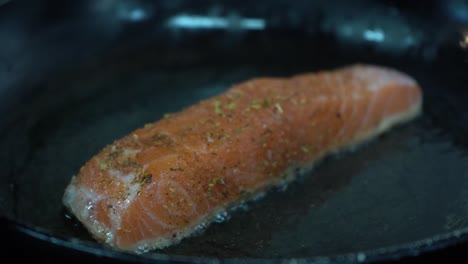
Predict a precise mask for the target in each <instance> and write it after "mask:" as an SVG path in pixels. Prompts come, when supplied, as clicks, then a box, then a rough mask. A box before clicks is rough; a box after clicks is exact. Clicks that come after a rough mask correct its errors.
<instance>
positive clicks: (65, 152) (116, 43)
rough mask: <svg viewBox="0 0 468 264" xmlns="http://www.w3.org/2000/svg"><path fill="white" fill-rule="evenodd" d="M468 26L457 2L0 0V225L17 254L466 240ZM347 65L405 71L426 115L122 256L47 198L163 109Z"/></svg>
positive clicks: (303, 256)
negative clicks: (173, 238) (200, 225)
mask: <svg viewBox="0 0 468 264" xmlns="http://www.w3.org/2000/svg"><path fill="white" fill-rule="evenodd" d="M463 12H465V13H463ZM467 20H468V5H466V2H463V1H443V2H442V1H441V2H438V1H429V2H426V3H425V4H424V6H423V7H421V6H419V5H417V4H415V3H413V4H411V5H410V4H405V3H404V1H369V2H367V1H356V2H353V3H349V2H348V1H331V2H330V1H315V2H310V1H255V2H254V3H247V2H236V1H225V2H223V3H218V2H212V1H158V2H154V1H124V0H118V1H105V0H100V1H75V2H73V3H71V2H70V3H66V1H36V2H35V3H31V4H28V5H25V4H24V3H22V2H20V1H17V2H15V1H13V2H10V3H6V4H4V5H3V6H1V7H0V43H1V48H0V101H1V103H0V118H1V119H0V120H1V122H0V149H1V152H0V167H1V168H2V174H1V177H0V212H1V216H2V228H3V229H4V231H5V232H6V234H8V235H9V240H11V241H12V243H13V244H12V245H13V246H12V247H18V248H22V249H23V251H24V252H44V251H46V252H49V253H48V255H47V258H49V259H54V256H55V257H57V258H58V257H61V258H69V259H76V258H82V259H83V260H86V261H93V260H94V261H99V262H103V261H122V262H135V261H144V262H146V261H148V262H153V261H154V262H157V261H160V262H162V263H164V262H197V261H206V262H213V263H218V262H228V263H233V262H246V263H253V262H264V263H275V262H290V263H297V262H300V263H303V262H304V263H306V262H307V263H308V262H310V263H314V262H316V263H328V262H377V261H379V262H381V261H392V260H399V259H400V258H402V257H407V256H419V255H421V254H423V256H424V254H428V253H427V252H432V251H434V250H440V249H444V248H447V247H449V246H453V245H464V243H466V242H464V241H466V239H467V238H468V156H467V153H468V152H467V151H468V140H467V137H466V135H467V134H468V115H467V114H466V113H467V110H468V105H467V104H466V102H467V98H468V90H467V87H466V85H467V83H468V64H467V56H468V55H467V50H466V49H467V46H468V31H466V29H467V28H468V27H467V26H464V25H466V24H465V23H466V22H467ZM356 62H361V63H375V64H381V65H386V66H389V67H395V68H397V69H399V70H401V71H405V72H407V73H409V74H410V75H412V76H414V77H415V78H416V79H417V80H418V82H420V84H421V86H422V88H423V90H424V95H425V97H424V114H423V115H422V116H421V117H420V118H418V119H417V120H415V121H414V122H412V123H409V124H407V125H403V126H400V127H398V128H397V129H395V130H393V131H391V132H389V133H387V134H385V135H383V136H381V137H379V138H378V139H376V140H374V141H372V142H370V143H369V144H367V145H365V146H363V147H361V148H359V149H357V150H355V151H353V152H348V153H344V154H342V155H340V156H333V157H329V158H327V159H326V160H324V161H323V162H322V163H321V165H320V166H319V167H318V168H317V169H316V170H314V171H313V172H312V173H310V174H309V175H306V176H305V177H303V178H301V179H299V180H298V181H297V182H295V183H292V184H291V185H289V186H288V188H287V189H285V190H274V191H272V192H271V193H269V194H268V195H267V196H266V197H265V198H263V199H262V200H260V201H257V202H255V203H251V204H248V205H247V206H246V207H245V208H244V209H242V210H239V211H237V212H236V213H234V214H232V215H231V217H230V219H229V220H227V221H224V222H222V223H216V224H213V225H212V226H211V227H209V228H208V229H207V230H206V231H205V232H204V233H203V234H201V235H198V236H195V237H193V238H190V239H186V240H184V241H183V242H182V243H180V244H179V245H176V246H174V247H170V248H167V249H165V250H158V251H154V252H150V253H148V254H144V255H141V256H136V255H131V254H125V253H120V252H117V251H114V250H111V249H108V248H105V247H103V246H101V245H99V244H98V243H96V242H95V241H94V240H93V239H92V238H91V237H90V236H89V235H88V234H87V233H86V231H85V230H84V229H83V228H82V227H81V226H80V224H79V223H77V222H76V220H74V219H73V218H70V216H69V215H68V214H67V212H66V211H64V209H63V207H62V205H61V198H62V195H63V191H64V188H65V186H66V184H67V183H68V182H69V181H70V178H71V177H72V175H74V174H75V173H76V172H77V170H78V169H79V167H80V166H81V165H82V164H83V163H84V162H85V161H86V160H87V159H89V158H90V157H91V156H92V155H94V154H95V153H96V152H97V151H98V150H100V149H101V148H102V147H103V146H105V145H106V144H108V143H110V142H112V141H113V140H115V139H117V138H119V137H121V136H123V135H125V134H127V133H128V132H130V131H131V130H133V129H135V128H137V127H140V126H141V125H142V124H145V123H147V122H150V121H154V120H157V119H159V118H161V117H162V116H163V114H164V113H166V112H173V111H177V110H180V109H181V108H183V107H185V106H188V105H190V104H192V103H195V102H196V101H198V100H200V99H203V98H207V97H209V96H212V95H215V94H217V93H219V92H222V91H223V90H225V89H227V88H228V87H229V86H230V85H231V84H233V83H236V82H239V81H243V80H245V79H248V78H251V77H257V76H290V75H292V74H297V73H302V72H309V71H316V70H323V69H331V68H334V67H339V66H343V65H346V64H351V63H356ZM54 254H55V255H54Z"/></svg>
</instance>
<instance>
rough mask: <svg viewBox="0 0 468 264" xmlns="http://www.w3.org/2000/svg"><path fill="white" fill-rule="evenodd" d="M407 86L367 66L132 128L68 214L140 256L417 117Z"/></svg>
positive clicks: (399, 76)
mask: <svg viewBox="0 0 468 264" xmlns="http://www.w3.org/2000/svg"><path fill="white" fill-rule="evenodd" d="M421 105H422V91H421V89H420V87H419V86H418V84H417V83H416V81H415V80H413V79H412V78H411V77H409V76H407V75H405V74H403V73H401V72H398V71H396V70H393V69H389V68H384V67H379V66H372V65H351V66H348V67H344V68H340V69H336V70H332V71H322V72H317V73H308V74H302V75H298V76H293V77H291V78H257V79H252V80H248V81H246V82H243V83H240V84H237V85H234V86H233V87H231V88H230V89H228V90H227V91H226V92H224V93H222V94H219V95H217V96H214V97H212V98H209V99H206V100H203V101H200V102H198V103H197V104H195V105H193V106H190V107H188V108H186V109H183V110H181V111H180V112H177V113H172V114H170V115H166V116H165V117H164V118H161V119H160V120H159V121H156V122H154V123H151V124H147V125H145V126H144V127H142V128H140V129H137V130H135V131H133V132H131V133H129V134H128V135H127V136H125V137H123V138H121V139H119V140H117V141H115V142H114V143H112V144H110V145H108V146H107V147H105V148H104V149H103V150H102V151H100V152H99V153H97V155H95V156H94V157H92V158H91V159H90V160H89V161H88V162H87V163H86V164H85V165H84V166H83V167H82V168H81V170H80V171H79V174H78V175H77V176H75V177H73V179H72V180H71V183H70V184H69V185H68V186H67V188H66V190H65V195H64V198H63V202H64V205H65V206H66V207H67V208H68V209H69V210H70V211H71V212H72V213H73V214H74V215H75V216H76V218H77V219H78V220H79V221H81V223H83V225H84V226H85V227H86V228H87V230H88V231H89V232H90V233H91V234H92V236H93V237H94V238H96V239H97V240H98V241H100V242H102V243H105V244H107V245H110V246H111V247H114V248H117V249H121V250H125V251H132V252H136V253H143V252H146V251H148V250H152V249H159V248H163V247H167V246H170V245H173V244H175V243H178V242H179V241H180V240H181V239H183V238H185V237H187V236H189V235H191V234H193V233H194V232H195V231H196V230H197V228H198V227H199V226H201V225H204V226H206V225H208V224H209V223H210V222H211V221H213V220H214V218H215V216H216V215H217V214H218V213H220V212H223V211H224V210H226V209H227V208H229V207H231V206H233V205H236V204H238V203H239V202H241V201H243V200H245V199H248V198H251V197H253V196H255V195H257V194H260V193H263V192H265V191H266V190H268V189H269V188H271V187H273V186H279V185H282V184H285V183H286V182H288V181H290V180H292V179H293V178H294V177H295V173H294V171H295V170H296V169H297V168H301V169H306V170H307V169H310V168H311V167H312V166H313V165H314V163H315V162H316V161H317V160H319V159H321V158H323V157H324V156H325V155H328V154H330V153H334V152H337V151H340V150H343V149H346V148H348V147H350V146H354V145H356V144H359V143H361V142H363V141H365V140H368V139H370V138H373V137H375V136H377V135H379V134H380V133H382V132H384V131H387V130H388V129H389V128H391V127H393V126H394V125H397V124H400V123H403V122H407V121H409V120H411V119H413V118H415V117H416V116H417V115H418V114H419V113H420V112H421Z"/></svg>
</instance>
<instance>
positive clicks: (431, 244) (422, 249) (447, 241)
mask: <svg viewBox="0 0 468 264" xmlns="http://www.w3.org/2000/svg"><path fill="white" fill-rule="evenodd" d="M3 219H4V220H6V222H7V225H9V226H11V227H12V228H13V229H14V230H15V231H16V232H21V233H23V234H25V235H27V236H28V237H30V238H33V239H37V240H40V241H44V242H48V243H51V244H54V245H56V246H58V247H65V248H68V249H70V250H77V251H80V252H83V253H88V254H91V255H94V256H97V257H108V258H111V259H116V260H124V261H139V262H141V261H144V262H147V261H167V262H168V263H169V262H173V261H176V262H179V263H220V262H222V263H238V262H239V261H242V263H259V262H262V263H284V262H285V261H288V262H291V263H342V262H346V263H371V262H379V261H395V260H399V259H402V258H405V257H417V256H419V255H421V254H424V253H429V252H431V251H434V250H438V249H444V248H447V247H449V246H453V245H456V244H459V243H462V242H466V241H468V227H465V228H460V229H455V230H452V231H450V232H446V233H441V234H437V235H435V236H433V237H429V238H423V239H418V240H413V241H409V242H405V243H402V244H396V245H391V246H386V247H380V248H374V249H368V250H362V251H352V252H348V253H343V254H336V255H317V256H311V257H297V258H296V257H284V258H263V259H259V258H254V257H233V258H216V257H199V256H183V255H168V254H163V253H156V252H149V253H148V254H142V255H137V254H133V253H130V252H124V251H119V250H115V249H112V248H109V247H105V246H103V245H100V244H98V243H97V242H92V241H86V240H82V239H80V238H67V237H65V236H62V235H58V234H52V233H50V232H48V231H47V229H45V228H42V227H38V226H33V225H31V224H28V223H22V222H20V221H18V220H15V219H12V218H10V217H8V216H0V220H3ZM96 245H98V246H96Z"/></svg>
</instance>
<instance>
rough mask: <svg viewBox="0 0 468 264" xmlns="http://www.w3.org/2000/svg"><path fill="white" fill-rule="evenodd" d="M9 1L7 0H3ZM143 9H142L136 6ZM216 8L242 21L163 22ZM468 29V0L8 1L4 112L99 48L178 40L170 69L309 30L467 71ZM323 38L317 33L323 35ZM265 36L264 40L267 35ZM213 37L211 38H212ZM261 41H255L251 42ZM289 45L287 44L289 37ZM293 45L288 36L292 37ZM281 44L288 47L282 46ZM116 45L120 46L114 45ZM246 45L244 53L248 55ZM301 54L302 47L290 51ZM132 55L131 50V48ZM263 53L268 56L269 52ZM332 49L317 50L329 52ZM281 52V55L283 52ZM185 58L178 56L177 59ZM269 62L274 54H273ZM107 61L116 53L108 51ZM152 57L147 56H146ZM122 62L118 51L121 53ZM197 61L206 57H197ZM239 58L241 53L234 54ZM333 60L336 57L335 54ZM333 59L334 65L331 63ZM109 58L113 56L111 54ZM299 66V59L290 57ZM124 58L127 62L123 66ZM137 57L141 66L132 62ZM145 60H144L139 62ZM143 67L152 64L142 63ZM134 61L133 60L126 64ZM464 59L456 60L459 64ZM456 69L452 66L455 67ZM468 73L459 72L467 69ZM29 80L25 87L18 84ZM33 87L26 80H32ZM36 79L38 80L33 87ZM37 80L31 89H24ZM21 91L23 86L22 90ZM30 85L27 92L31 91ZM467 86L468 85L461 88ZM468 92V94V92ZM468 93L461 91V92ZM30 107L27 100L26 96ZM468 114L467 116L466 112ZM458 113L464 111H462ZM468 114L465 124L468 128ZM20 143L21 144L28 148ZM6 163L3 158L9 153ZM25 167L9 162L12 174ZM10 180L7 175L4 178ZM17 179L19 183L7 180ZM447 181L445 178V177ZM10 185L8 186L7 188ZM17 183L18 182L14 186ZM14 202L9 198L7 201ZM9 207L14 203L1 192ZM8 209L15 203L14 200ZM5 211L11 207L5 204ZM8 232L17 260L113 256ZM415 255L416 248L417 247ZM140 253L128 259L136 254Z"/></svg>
mask: <svg viewBox="0 0 468 264" xmlns="http://www.w3.org/2000/svg"><path fill="white" fill-rule="evenodd" d="M2 2H6V1H0V3H2ZM136 9H138V10H143V11H144V12H143V15H142V14H138V13H137V14H135V13H132V12H131V11H132V10H136ZM178 13H189V14H210V15H215V16H217V15H219V16H223V17H231V18H232V19H233V20H232V21H234V22H233V24H232V25H230V26H229V27H226V28H214V29H206V28H205V29H195V30H188V31H185V30H184V29H173V28H172V29H167V28H165V27H162V26H160V25H163V24H164V23H165V22H166V21H168V19H169V18H170V17H171V16H173V15H174V14H178ZM239 15H241V16H243V17H260V18H263V19H264V21H266V25H267V26H266V28H265V29H263V30H259V31H255V30H252V31H249V30H246V29H242V28H239V27H238V26H236V21H237V20H236V19H237V16H239ZM347 28H352V29H353V30H354V31H359V32H361V31H365V30H367V29H375V28H379V29H381V30H383V31H384V32H385V39H384V40H382V41H378V40H375V39H374V40H372V39H365V38H364V39H363V38H362V35H360V34H350V33H349V31H348V29H347ZM465 30H468V2H467V1H462V0H449V1H442V0H440V1H436V0H432V1H388V0H387V1H364V0H362V1H223V2H222V3H220V2H219V1H206V0H199V1H176V0H175V1H124V0H119V1H114V2H112V1H104V0H102V1H91V0H90V1H29V2H26V1H14V0H13V1H9V2H7V3H3V5H2V6H0V43H1V46H0V99H2V103H1V105H0V118H1V120H2V121H3V122H4V123H8V122H12V121H11V120H13V117H12V116H9V115H5V114H4V113H8V111H6V109H9V107H12V106H15V105H18V104H19V102H20V103H21V102H23V101H22V100H25V99H24V98H25V97H26V98H28V97H29V98H36V96H37V94H36V93H37V92H36V89H35V88H37V86H35V85H34V84H36V83H47V82H48V80H49V79H48V78H49V76H51V75H53V73H54V72H56V71H58V70H62V69H63V68H69V69H73V68H74V67H75V65H85V64H88V65H95V66H93V67H96V68H99V67H100V66H102V65H100V64H99V63H96V59H95V58H96V57H101V56H104V55H102V54H106V55H105V56H116V55H117V57H118V56H119V54H120V55H122V54H125V56H128V52H127V51H129V50H138V49H144V48H147V45H148V44H147V43H148V42H151V43H153V45H154V46H153V47H152V49H153V50H156V52H155V53H157V51H158V50H165V51H166V50H167V51H171V50H173V51H174V53H178V55H177V56H176V55H171V54H168V55H167V56H160V55H159V54H158V58H160V60H161V61H159V62H158V63H160V64H161V65H163V66H162V67H163V68H165V70H168V71H170V70H172V69H176V70H177V69H178V68H177V67H178V66H172V65H173V64H177V65H188V66H190V65H191V63H194V61H197V60H199V59H197V58H196V57H195V58H194V57H192V55H193V53H190V52H187V54H186V55H182V56H181V55H180V53H179V51H180V50H183V49H184V48H187V50H195V51H201V52H203V53H209V51H210V49H212V47H216V52H215V51H213V52H212V53H213V55H211V57H210V56H208V57H206V58H204V59H205V60H206V61H207V62H206V63H207V64H209V63H218V64H219V65H224V64H229V62H224V61H218V57H217V56H216V55H217V54H224V53H226V52H228V51H229V52H230V53H232V54H234V55H231V57H232V58H235V57H236V54H237V53H236V47H238V46H245V45H246V44H245V43H248V42H249V41H250V42H252V43H266V42H267V41H265V40H268V38H269V37H270V36H277V37H278V36H279V37H278V38H277V39H278V42H281V38H284V39H293V38H298V39H299V38H301V36H306V37H309V38H310V39H311V40H313V41H311V42H306V43H316V44H314V45H316V46H313V47H314V48H321V47H324V46H326V45H328V43H333V44H332V45H333V48H336V49H337V50H340V52H342V53H343V54H348V53H353V52H355V53H362V54H370V55H368V56H370V57H371V56H376V57H378V56H382V57H385V58H391V59H389V61H394V62H396V61H398V60H405V61H411V62H412V63H413V64H417V62H421V65H424V66H421V67H426V68H431V67H439V68H438V69H439V70H441V71H443V70H444V67H443V66H437V65H439V64H440V65H449V64H452V65H453V67H454V69H452V70H453V71H454V72H455V71H457V70H458V71H459V72H461V74H463V70H460V69H466V62H467V58H468V56H467V52H466V49H465V48H464V45H465V44H463V43H461V41H462V39H463V36H462V34H463V32H465ZM314 40H316V41H314ZM262 41H264V42H262ZM207 43H208V44H209V45H211V47H210V46H206V44H207ZM252 45H255V44H252ZM281 45H282V44H281V43H280V44H275V45H271V46H265V54H269V53H268V52H269V51H268V49H269V48H272V47H281ZM286 46H287V45H286V44H285V47H286ZM288 47H289V46H288ZM279 53H281V52H279ZM109 54H111V55H109ZM242 54H243V53H241V52H239V56H238V58H237V59H238V60H239V61H242V60H246V61H248V59H249V58H248V57H242V56H243V55H242ZM291 54H293V56H297V57H298V58H299V57H300V54H299V53H298V54H295V55H294V52H291ZM122 56H124V55H122ZM259 56H262V55H261V54H260V55H259ZM326 56H327V54H324V55H323V57H321V58H317V59H318V60H321V61H326ZM280 57H281V56H280V55H278V58H280ZM175 58H176V59H177V60H178V61H176V63H174V59H175ZM264 59H265V64H268V63H273V62H274V61H273V62H272V61H269V60H270V59H269V58H268V57H267V56H266V55H265V58H264ZM106 61H108V60H106ZM141 61H146V63H150V62H148V60H141ZM115 62H116V63H118V62H119V59H118V58H117V59H115ZM197 63H198V61H197ZM232 63H234V62H233V61H232ZM331 64H332V63H331ZM331 64H330V65H331ZM106 65H108V64H106ZM287 66H288V67H291V68H290V71H291V72H293V67H294V65H287ZM115 67H116V68H118V67H119V66H118V65H117V66H115ZM132 67H133V66H132ZM136 67H138V66H136ZM141 67H142V68H144V67H143V66H141ZM124 68H125V67H124ZM455 69H457V70H455ZM447 70H448V71H449V70H450V69H447ZM461 74H460V76H462V75H461ZM19 87H21V89H16V88H19ZM24 87H26V88H24ZM29 87H30V88H29ZM27 89H30V91H27V92H24V91H25V90H27ZM19 91H21V94H20V92H19ZM25 94H26V95H25ZM460 94H466V92H464V93H460ZM465 98H466V97H465ZM460 100H461V101H463V100H462V99H460ZM25 108H27V107H26V106H25ZM446 110H447V109H446V108H443V109H441V111H440V113H439V114H438V115H437V113H435V114H434V115H435V116H436V117H438V118H439V119H440V120H447V122H448V124H450V118H453V117H451V116H450V115H447V114H446V112H445V111H446ZM464 121H466V120H464ZM458 122H459V120H458ZM466 126H468V124H462V125H460V127H463V128H466ZM459 141H460V142H459V144H461V145H464V146H466V140H465V141H463V139H460V140H459ZM18 151H21V149H19V150H18ZM2 154H3V155H2V156H1V157H2V161H3V162H5V163H6V162H7V161H8V155H10V154H11V153H2ZM0 164H2V163H0ZM16 172H17V171H7V174H8V175H10V174H11V175H13V174H15V173H16ZM2 180H4V179H3V178H2ZM7 186H9V188H10V187H11V188H13V189H14V188H15V186H14V185H10V184H9V185H7ZM441 188H442V187H441ZM2 191H5V190H3V189H2ZM6 191H9V190H6ZM4 204H6V205H4ZM0 205H1V206H2V207H1V208H2V209H4V208H3V207H5V208H7V207H8V204H7V203H6V202H4V201H3V200H2V201H0ZM6 211H7V212H9V211H8V210H6ZM6 214H7V215H6V218H7V219H9V218H8V217H10V218H11V215H8V213H6ZM1 221H2V222H1V225H0V226H3V227H4V228H2V229H3V230H2V235H3V238H4V241H5V242H6V247H5V248H4V249H3V250H2V251H3V252H5V254H4V256H11V257H13V258H14V260H15V261H19V260H26V261H27V260H31V259H32V260H34V261H38V262H48V263H50V262H69V261H74V260H76V261H80V262H86V263H114V259H110V258H107V257H96V256H94V255H92V254H89V253H84V252H81V251H76V250H73V249H68V248H66V247H63V246H60V245H57V244H55V243H58V244H60V243H59V242H57V241H54V239H53V237H49V238H47V239H46V243H44V241H43V240H40V239H35V238H32V237H31V236H29V235H27V234H25V233H24V232H22V231H19V230H18V226H16V225H15V224H14V223H12V222H11V221H9V220H6V219H3V218H2V220H1ZM441 246H443V247H444V248H442V249H434V250H433V251H432V252H426V253H421V252H419V251H417V250H415V251H414V252H413V253H414V255H416V256H413V257H403V258H402V259H400V258H399V257H398V256H395V258H396V259H395V260H393V261H387V262H383V263H426V262H427V261H435V262H444V263H445V262H450V263H455V262H459V263H466V262H467V261H468V254H467V252H468V244H467V243H466V242H463V241H460V242H457V243H456V244H455V245H447V244H443V245H441ZM409 254H410V255H411V252H410V253H409ZM131 260H132V258H129V259H127V261H131Z"/></svg>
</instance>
